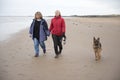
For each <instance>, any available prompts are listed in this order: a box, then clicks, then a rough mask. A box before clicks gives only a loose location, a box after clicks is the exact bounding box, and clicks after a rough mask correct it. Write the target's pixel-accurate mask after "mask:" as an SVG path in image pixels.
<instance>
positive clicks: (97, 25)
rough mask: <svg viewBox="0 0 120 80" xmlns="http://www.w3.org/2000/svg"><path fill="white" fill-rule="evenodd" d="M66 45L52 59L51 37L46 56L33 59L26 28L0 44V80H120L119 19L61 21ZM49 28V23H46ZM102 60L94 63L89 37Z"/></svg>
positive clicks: (95, 18) (71, 19)
mask: <svg viewBox="0 0 120 80" xmlns="http://www.w3.org/2000/svg"><path fill="white" fill-rule="evenodd" d="M65 22H66V30H67V32H66V36H67V43H66V45H64V50H63V52H62V55H61V56H60V57H59V58H58V59H55V58H54V56H55V54H54V49H53V42H52V38H51V36H50V37H49V38H48V40H47V41H46V47H47V53H46V56H45V55H43V52H42V51H41V52H40V57H38V58H35V57H34V48H33V41H32V39H31V38H30V37H29V34H28V28H26V29H25V30H22V31H21V32H17V33H16V34H14V35H12V36H11V37H10V38H9V39H7V40H4V41H1V42H0V80H120V17H108V18H106V17H93V18H89V17H82V18H77V17H72V18H67V19H65ZM48 24H49V25H50V20H48ZM94 36H95V37H100V40H101V43H102V52H101V55H102V59H101V61H99V62H96V61H95V55H94V51H93V37H94Z"/></svg>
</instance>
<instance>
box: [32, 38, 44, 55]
mask: <svg viewBox="0 0 120 80" xmlns="http://www.w3.org/2000/svg"><path fill="white" fill-rule="evenodd" d="M33 41H34V49H35V53H36V54H39V44H40V46H41V48H42V49H43V50H46V46H45V43H44V41H41V42H39V41H38V40H37V38H34V39H33Z"/></svg>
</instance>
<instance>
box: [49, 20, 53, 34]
mask: <svg viewBox="0 0 120 80" xmlns="http://www.w3.org/2000/svg"><path fill="white" fill-rule="evenodd" d="M52 29H53V21H52V20H51V24H50V29H49V30H50V32H51V31H52Z"/></svg>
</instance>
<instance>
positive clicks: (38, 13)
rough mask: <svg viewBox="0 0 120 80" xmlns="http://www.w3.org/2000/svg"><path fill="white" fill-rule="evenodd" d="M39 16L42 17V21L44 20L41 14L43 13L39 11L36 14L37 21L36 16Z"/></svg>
mask: <svg viewBox="0 0 120 80" xmlns="http://www.w3.org/2000/svg"><path fill="white" fill-rule="evenodd" d="M37 15H39V16H40V19H42V18H43V16H42V13H41V12H39V11H37V12H36V13H35V19H37V18H36V16H37Z"/></svg>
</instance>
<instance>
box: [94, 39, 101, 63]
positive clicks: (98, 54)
mask: <svg viewBox="0 0 120 80" xmlns="http://www.w3.org/2000/svg"><path fill="white" fill-rule="evenodd" d="M93 49H94V52H95V60H96V61H98V60H100V59H101V51H102V45H101V43H100V38H97V39H96V38H95V37H94V38H93Z"/></svg>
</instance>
